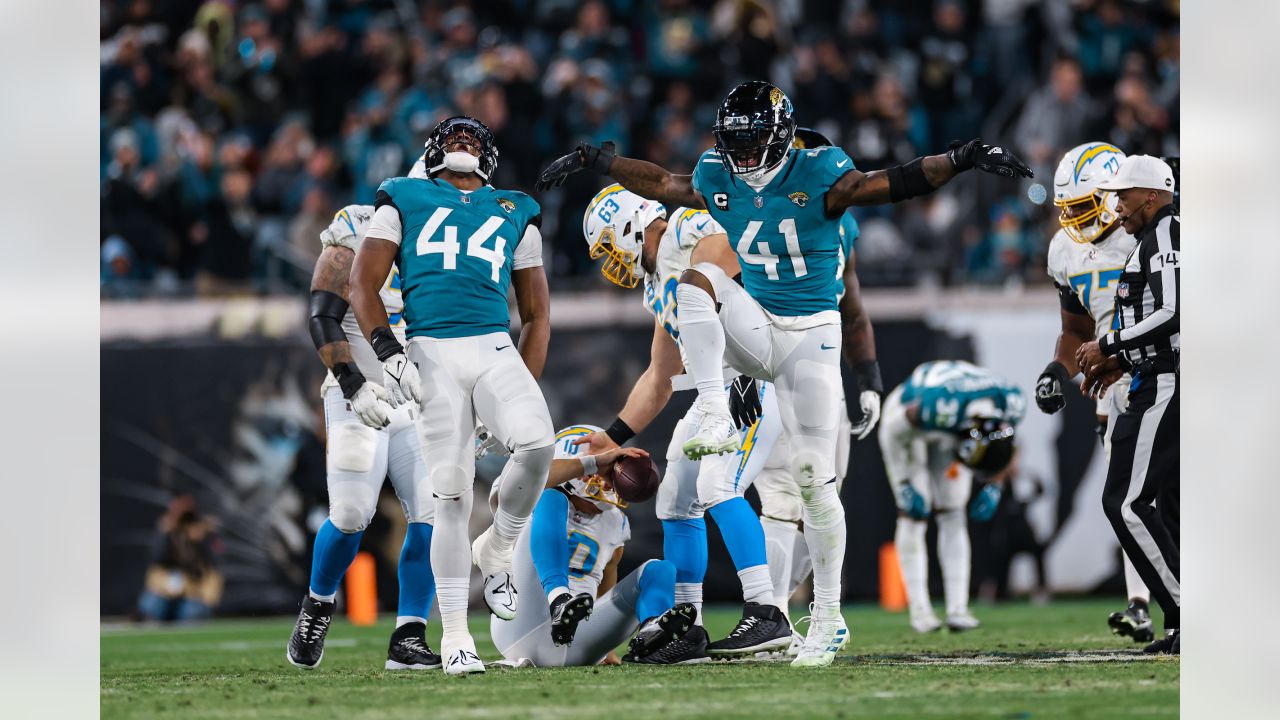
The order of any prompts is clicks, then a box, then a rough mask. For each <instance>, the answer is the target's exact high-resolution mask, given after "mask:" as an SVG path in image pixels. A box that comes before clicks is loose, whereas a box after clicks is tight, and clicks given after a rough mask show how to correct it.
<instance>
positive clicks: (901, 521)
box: [893, 516, 933, 616]
mask: <svg viewBox="0 0 1280 720" xmlns="http://www.w3.org/2000/svg"><path fill="white" fill-rule="evenodd" d="M926 529H927V525H926V524H925V522H924V521H923V520H912V519H911V518H909V517H901V516H900V517H899V518H898V527H897V529H896V530H895V531H894V533H893V545H894V548H895V549H896V550H897V551H898V564H900V565H901V566H902V579H903V582H905V583H906V585H907V602H908V603H909V604H910V605H911V614H912V615H913V616H914V615H928V614H931V613H932V612H933V607H932V606H931V605H930V604H929V549H928V548H927V547H925V544H924V532H925V530H926Z"/></svg>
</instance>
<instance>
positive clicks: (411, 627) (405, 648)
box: [383, 622, 441, 670]
mask: <svg viewBox="0 0 1280 720" xmlns="http://www.w3.org/2000/svg"><path fill="white" fill-rule="evenodd" d="M440 664H441V663H440V656H439V655H437V654H435V653H434V652H432V651H431V646H430V645H427V626H426V625H425V624H424V623H420V622H411V623H405V624H404V625H401V626H400V627H398V628H396V629H395V631H394V632H392V633H391V644H390V646H388V647H387V663H386V665H384V666H383V667H385V668H386V669H387V670H434V669H436V668H438V667H440Z"/></svg>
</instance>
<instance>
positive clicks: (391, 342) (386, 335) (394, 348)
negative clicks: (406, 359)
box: [369, 325, 404, 362]
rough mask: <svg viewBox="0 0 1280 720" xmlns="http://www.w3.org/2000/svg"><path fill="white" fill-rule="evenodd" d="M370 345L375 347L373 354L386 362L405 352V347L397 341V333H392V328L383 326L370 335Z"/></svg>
mask: <svg viewBox="0 0 1280 720" xmlns="http://www.w3.org/2000/svg"><path fill="white" fill-rule="evenodd" d="M369 344H370V345H372V346H373V352H374V353H376V354H377V356H378V360H380V361H382V362H386V361H387V358H389V357H391V356H393V355H396V354H399V353H402V352H404V346H403V345H401V344H400V341H399V340H397V339H396V336H395V333H393V332H391V328H389V327H387V326H386V325H383V326H382V327H377V328H374V329H373V332H372V333H369Z"/></svg>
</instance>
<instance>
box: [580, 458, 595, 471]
mask: <svg viewBox="0 0 1280 720" xmlns="http://www.w3.org/2000/svg"><path fill="white" fill-rule="evenodd" d="M580 462H581V463H582V474H583V475H595V474H596V456H595V455H586V456H584V457H583V458H582V460H581V461H580Z"/></svg>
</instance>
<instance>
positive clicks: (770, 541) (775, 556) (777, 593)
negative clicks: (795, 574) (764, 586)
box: [760, 517, 800, 612]
mask: <svg viewBox="0 0 1280 720" xmlns="http://www.w3.org/2000/svg"><path fill="white" fill-rule="evenodd" d="M760 527H761V528H763V529H764V554H765V557H766V558H768V559H769V580H770V582H772V583H773V599H774V602H776V603H777V605H778V607H780V608H782V610H783V612H786V610H787V604H788V603H789V602H790V600H791V590H793V589H794V588H792V587H791V575H792V572H791V567H792V564H791V556H792V554H793V553H794V552H795V547H796V539H797V538H799V537H800V528H798V527H796V524H795V523H790V522H786V521H784V520H775V519H773V518H770V517H761V518H760Z"/></svg>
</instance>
